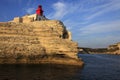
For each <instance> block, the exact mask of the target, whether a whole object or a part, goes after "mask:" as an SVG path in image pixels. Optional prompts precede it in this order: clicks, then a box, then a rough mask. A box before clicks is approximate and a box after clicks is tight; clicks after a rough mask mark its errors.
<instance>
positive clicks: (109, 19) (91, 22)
mask: <svg viewBox="0 0 120 80" xmlns="http://www.w3.org/2000/svg"><path fill="white" fill-rule="evenodd" d="M39 4H41V5H42V6H43V9H44V14H45V16H46V17H47V18H49V19H57V20H61V21H62V22H63V23H64V24H65V26H66V27H67V29H68V30H69V31H71V32H72V39H73V40H74V41H76V42H78V43H79V46H80V47H91V48H101V47H107V46H108V45H110V44H114V43H117V42H120V0H1V1H0V22H4V21H9V20H12V19H13V18H14V17H16V16H20V17H21V16H24V15H25V14H27V13H29V14H33V13H35V10H36V8H37V5H39Z"/></svg>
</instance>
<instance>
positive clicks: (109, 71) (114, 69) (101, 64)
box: [0, 54, 120, 80]
mask: <svg viewBox="0 0 120 80" xmlns="http://www.w3.org/2000/svg"><path fill="white" fill-rule="evenodd" d="M78 57H80V58H82V60H83V61H84V62H85V64H84V67H82V68H81V67H76V66H66V65H53V64H4V65H3V64H2V65H0V80H120V55H108V54H78Z"/></svg>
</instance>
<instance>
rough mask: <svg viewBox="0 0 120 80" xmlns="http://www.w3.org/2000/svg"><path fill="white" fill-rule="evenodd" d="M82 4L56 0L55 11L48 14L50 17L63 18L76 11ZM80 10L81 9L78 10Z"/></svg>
mask: <svg viewBox="0 0 120 80" xmlns="http://www.w3.org/2000/svg"><path fill="white" fill-rule="evenodd" d="M80 5H81V3H80V4H78V3H76V4H73V3H66V2H56V3H54V4H53V6H52V7H53V9H54V11H53V13H51V14H50V15H48V17H50V18H54V19H62V18H63V17H64V16H66V15H71V14H72V13H74V12H75V11H76V10H77V9H80ZM78 12H79V10H78Z"/></svg>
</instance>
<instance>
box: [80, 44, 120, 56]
mask: <svg viewBox="0 0 120 80" xmlns="http://www.w3.org/2000/svg"><path fill="white" fill-rule="evenodd" d="M78 50H79V53H82V54H118V55H119V54H120V42H119V43H116V44H113V45H109V46H108V48H95V49H92V48H83V47H78Z"/></svg>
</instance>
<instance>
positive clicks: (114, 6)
mask: <svg viewBox="0 0 120 80" xmlns="http://www.w3.org/2000/svg"><path fill="white" fill-rule="evenodd" d="M91 9H92V8H91ZM91 9H90V10H91ZM116 10H120V0H112V1H111V0H110V2H108V3H106V4H103V5H100V6H96V8H93V9H92V11H94V12H93V13H92V14H91V15H90V16H88V17H87V18H86V19H93V18H95V17H97V16H100V15H102V14H105V13H108V12H113V11H116Z"/></svg>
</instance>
